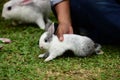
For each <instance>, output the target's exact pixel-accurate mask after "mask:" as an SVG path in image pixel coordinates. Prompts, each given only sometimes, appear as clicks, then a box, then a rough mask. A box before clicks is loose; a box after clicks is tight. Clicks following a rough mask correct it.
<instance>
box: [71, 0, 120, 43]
mask: <svg viewBox="0 0 120 80" xmlns="http://www.w3.org/2000/svg"><path fill="white" fill-rule="evenodd" d="M70 8H71V16H72V22H73V28H74V32H75V33H77V34H80V33H79V32H80V31H81V30H83V29H84V31H83V32H87V33H86V35H87V36H89V37H91V38H92V39H93V40H94V41H96V42H99V43H120V4H118V3H117V2H116V1H115V0H70ZM85 30H86V31H85Z"/></svg>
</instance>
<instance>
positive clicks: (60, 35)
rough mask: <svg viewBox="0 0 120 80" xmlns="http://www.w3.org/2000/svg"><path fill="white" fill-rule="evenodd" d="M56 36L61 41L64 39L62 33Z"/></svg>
mask: <svg viewBox="0 0 120 80" xmlns="http://www.w3.org/2000/svg"><path fill="white" fill-rule="evenodd" d="M58 38H59V40H60V41H63V40H64V37H63V34H62V33H61V34H58Z"/></svg>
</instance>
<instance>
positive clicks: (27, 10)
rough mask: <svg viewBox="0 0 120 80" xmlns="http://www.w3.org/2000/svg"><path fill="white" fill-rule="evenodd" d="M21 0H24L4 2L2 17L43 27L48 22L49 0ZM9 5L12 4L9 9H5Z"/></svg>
mask: <svg viewBox="0 0 120 80" xmlns="http://www.w3.org/2000/svg"><path fill="white" fill-rule="evenodd" d="M22 1H24V0H10V1H8V2H6V3H5V4H4V7H3V11H2V17H4V18H5V19H13V20H20V21H22V22H28V23H36V24H37V25H38V26H39V27H40V28H41V29H45V25H46V24H47V23H49V22H50V20H49V18H48V16H49V14H50V11H51V7H50V0H30V1H33V2H32V3H26V4H25V3H22ZM28 1H29V0H28ZM9 6H12V9H11V10H10V11H8V10H7V8H8V7H9ZM45 22H46V23H45Z"/></svg>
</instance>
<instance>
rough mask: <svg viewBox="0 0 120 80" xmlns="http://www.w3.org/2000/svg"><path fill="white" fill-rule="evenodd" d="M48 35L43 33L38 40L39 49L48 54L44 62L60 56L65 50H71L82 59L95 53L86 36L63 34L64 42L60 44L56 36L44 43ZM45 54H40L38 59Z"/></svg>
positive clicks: (92, 44) (93, 45)
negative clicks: (44, 50)
mask: <svg viewBox="0 0 120 80" xmlns="http://www.w3.org/2000/svg"><path fill="white" fill-rule="evenodd" d="M48 34H49V32H45V33H43V34H42V36H41V37H40V40H39V47H40V48H41V49H46V50H47V51H48V53H49V56H48V57H47V58H46V59H45V61H50V60H52V59H54V58H56V57H57V56H61V55H62V54H63V53H64V52H65V51H66V50H72V51H73V52H74V54H75V55H76V56H82V57H84V56H88V55H90V54H92V53H93V52H96V48H95V43H94V42H93V41H92V40H91V39H90V38H88V37H86V36H80V35H75V34H64V41H62V42H61V41H59V40H58V37H57V36H56V35H54V34H52V40H51V41H50V42H45V41H44V40H45V38H46V37H47V35H48ZM97 49H98V48H97ZM99 50H100V48H99ZM45 54H46V53H44V54H40V55H39V57H40V58H42V57H44V55H45ZM97 54H99V53H97Z"/></svg>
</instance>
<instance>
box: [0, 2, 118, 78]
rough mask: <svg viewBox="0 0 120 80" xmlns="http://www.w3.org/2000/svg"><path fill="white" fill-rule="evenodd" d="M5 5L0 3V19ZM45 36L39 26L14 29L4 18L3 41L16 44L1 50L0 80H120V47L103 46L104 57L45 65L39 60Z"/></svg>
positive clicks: (1, 21) (60, 60) (0, 29)
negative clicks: (42, 36) (6, 40)
mask: <svg viewBox="0 0 120 80" xmlns="http://www.w3.org/2000/svg"><path fill="white" fill-rule="evenodd" d="M5 1H7V0H4V1H3V0H1V1H0V15H1V12H2V7H3V4H4V3H5ZM50 18H51V19H52V20H55V19H54V17H53V16H51V17H50ZM42 33H43V31H42V30H40V29H39V27H38V26H37V25H33V24H32V25H31V24H27V25H26V24H22V25H16V26H13V25H12V24H11V20H4V19H3V18H1V17H0V37H7V38H10V39H11V40H12V43H10V44H3V46H4V47H3V49H1V50H0V80H120V46H113V45H102V50H103V51H104V54H102V55H93V56H90V57H86V58H78V57H75V56H73V57H70V56H66V57H64V56H62V57H59V58H56V59H54V60H52V61H50V62H47V63H45V62H44V59H39V58H38V55H39V54H42V53H43V52H44V51H43V50H41V49H39V46H38V40H39V38H40V36H41V34H42Z"/></svg>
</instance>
